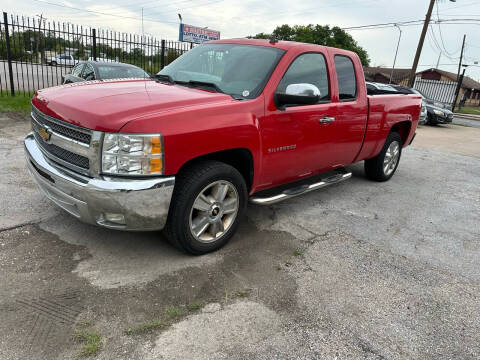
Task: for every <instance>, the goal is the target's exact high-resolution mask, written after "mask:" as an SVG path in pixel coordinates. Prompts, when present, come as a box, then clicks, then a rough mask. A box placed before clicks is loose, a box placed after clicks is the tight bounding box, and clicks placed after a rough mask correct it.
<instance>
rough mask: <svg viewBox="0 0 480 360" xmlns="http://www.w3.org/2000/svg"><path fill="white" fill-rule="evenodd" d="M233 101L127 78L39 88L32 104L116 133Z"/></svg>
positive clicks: (219, 94) (199, 91) (57, 116)
mask: <svg viewBox="0 0 480 360" xmlns="http://www.w3.org/2000/svg"><path fill="white" fill-rule="evenodd" d="M232 101H235V100H233V99H232V97H231V96H229V95H226V94H221V93H215V92H211V91H207V90H203V89H198V88H195V89H193V88H188V87H185V86H180V85H172V84H164V83H160V82H155V81H152V80H149V79H148V80H144V79H135V80H132V79H129V80H114V81H111V80H110V81H93V82H83V83H74V84H68V85H62V86H57V87H53V88H48V89H43V90H39V91H38V92H37V93H36V94H35V96H34V97H33V99H32V104H33V105H34V106H35V107H36V108H37V109H39V110H40V111H42V112H43V113H45V114H47V115H50V116H53V117H55V118H57V119H61V120H64V121H67V122H69V123H71V124H75V125H78V126H82V127H85V128H88V129H92V130H98V131H108V132H117V131H119V130H120V129H121V128H122V127H123V126H124V125H125V124H127V123H128V122H129V121H131V120H134V119H137V118H141V117H144V116H152V115H155V114H161V113H164V112H170V111H179V110H182V109H186V108H191V107H198V106H204V105H211V104H216V103H225V102H232Z"/></svg>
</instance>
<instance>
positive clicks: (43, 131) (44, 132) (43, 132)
mask: <svg viewBox="0 0 480 360" xmlns="http://www.w3.org/2000/svg"><path fill="white" fill-rule="evenodd" d="M38 134H39V135H40V136H41V137H42V139H43V140H44V141H45V142H48V141H49V140H50V137H51V136H52V133H51V132H50V128H49V127H47V126H42V127H41V128H40V129H38Z"/></svg>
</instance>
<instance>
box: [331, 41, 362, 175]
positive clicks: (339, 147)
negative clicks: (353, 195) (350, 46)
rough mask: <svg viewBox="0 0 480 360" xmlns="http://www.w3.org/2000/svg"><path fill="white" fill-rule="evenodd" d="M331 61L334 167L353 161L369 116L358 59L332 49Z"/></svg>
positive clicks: (358, 149) (360, 144)
mask: <svg viewBox="0 0 480 360" xmlns="http://www.w3.org/2000/svg"><path fill="white" fill-rule="evenodd" d="M330 52H331V56H332V57H333V61H334V66H335V69H334V73H333V75H334V78H335V87H336V91H335V99H334V102H335V103H336V115H335V121H334V127H335V143H334V144H333V149H334V150H333V152H332V160H333V166H334V167H341V166H344V165H348V164H350V163H352V162H353V161H354V159H355V158H356V156H357V155H358V153H359V151H360V148H361V146H362V142H363V137H364V134H365V127H366V125H367V117H368V103H367V95H366V86H365V79H364V75H363V70H362V67H361V64H360V59H359V58H358V57H357V56H356V55H355V57H353V56H354V55H352V53H350V52H343V51H342V50H338V49H331V50H330Z"/></svg>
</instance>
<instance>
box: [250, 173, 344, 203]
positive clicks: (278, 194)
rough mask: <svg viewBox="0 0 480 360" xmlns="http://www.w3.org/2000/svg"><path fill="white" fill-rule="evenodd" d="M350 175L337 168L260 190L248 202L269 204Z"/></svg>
mask: <svg viewBox="0 0 480 360" xmlns="http://www.w3.org/2000/svg"><path fill="white" fill-rule="evenodd" d="M351 177H352V173H351V172H347V171H346V170H345V169H337V170H334V171H330V172H327V173H324V174H321V175H317V176H313V177H311V178H309V179H304V180H301V181H296V182H294V183H291V184H287V185H282V186H278V187H275V188H272V189H268V190H263V191H260V192H258V193H255V194H253V195H252V196H251V197H250V202H251V203H253V204H257V205H271V204H275V203H277V202H280V201H283V200H287V199H290V198H292V197H295V196H298V195H302V194H306V193H308V192H310V191H314V190H318V189H321V188H323V187H326V186H329V185H333V184H337V183H339V182H342V181H345V180H347V179H350V178H351Z"/></svg>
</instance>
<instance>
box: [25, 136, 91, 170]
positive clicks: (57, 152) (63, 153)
mask: <svg viewBox="0 0 480 360" xmlns="http://www.w3.org/2000/svg"><path fill="white" fill-rule="evenodd" d="M34 135H35V140H36V141H37V144H39V146H41V147H42V148H43V149H44V150H45V151H47V152H48V153H50V154H52V155H53V156H56V157H57V158H59V159H61V160H63V161H66V162H68V163H70V164H72V165H75V166H78V167H80V168H82V169H85V170H88V169H89V168H90V161H89V160H88V158H87V157H85V156H82V155H78V154H74V153H72V152H71V151H68V150H65V149H62V148H61V147H58V146H57V145H54V144H47V143H46V142H45V141H43V139H42V138H41V137H40V136H39V135H38V134H37V132H34Z"/></svg>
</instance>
